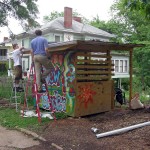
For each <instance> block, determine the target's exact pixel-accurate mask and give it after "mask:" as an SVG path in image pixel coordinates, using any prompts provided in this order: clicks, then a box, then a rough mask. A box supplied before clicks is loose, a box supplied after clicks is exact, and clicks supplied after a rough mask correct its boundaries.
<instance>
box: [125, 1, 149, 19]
mask: <svg viewBox="0 0 150 150" xmlns="http://www.w3.org/2000/svg"><path fill="white" fill-rule="evenodd" d="M124 6H125V8H126V9H130V11H133V10H139V11H140V13H141V14H143V15H144V16H145V17H146V18H147V19H148V20H150V1H149V0H124Z"/></svg>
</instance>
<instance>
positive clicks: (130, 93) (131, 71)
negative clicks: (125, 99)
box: [129, 49, 133, 107]
mask: <svg viewBox="0 0 150 150" xmlns="http://www.w3.org/2000/svg"><path fill="white" fill-rule="evenodd" d="M132 55H133V49H130V61H129V63H130V64H129V66H130V68H129V69H130V72H129V73H130V91H129V107H131V105H130V104H131V99H132V74H133V68H132Z"/></svg>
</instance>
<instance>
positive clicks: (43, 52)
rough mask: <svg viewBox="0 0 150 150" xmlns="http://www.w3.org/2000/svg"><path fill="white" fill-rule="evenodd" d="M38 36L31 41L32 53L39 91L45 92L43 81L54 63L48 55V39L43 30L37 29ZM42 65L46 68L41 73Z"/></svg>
mask: <svg viewBox="0 0 150 150" xmlns="http://www.w3.org/2000/svg"><path fill="white" fill-rule="evenodd" d="M35 34H36V38H34V39H33V40H32V41H31V48H32V50H31V55H32V61H33V62H34V65H35V74H36V83H37V85H38V92H39V93H42V92H44V91H43V90H42V82H44V80H45V78H46V76H47V75H48V74H49V73H50V70H51V69H52V68H53V65H52V63H51V62H50V60H49V59H48V57H47V50H48V41H47V40H46V39H45V38H44V37H43V36H42V31H41V30H36V31H35ZM42 65H43V66H44V68H45V69H46V70H45V71H44V73H43V74H42V75H41V70H42V69H41V67H42Z"/></svg>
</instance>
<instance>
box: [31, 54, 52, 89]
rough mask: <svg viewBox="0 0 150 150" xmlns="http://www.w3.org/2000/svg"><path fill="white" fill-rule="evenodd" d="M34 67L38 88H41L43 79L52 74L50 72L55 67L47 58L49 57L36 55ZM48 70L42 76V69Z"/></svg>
mask: <svg viewBox="0 0 150 150" xmlns="http://www.w3.org/2000/svg"><path fill="white" fill-rule="evenodd" d="M34 65H35V73H36V83H37V85H38V87H39V88H40V87H41V78H46V77H47V75H48V74H49V73H50V70H51V69H52V68H54V67H53V65H52V63H51V61H50V60H49V59H48V58H47V56H42V55H34ZM41 65H43V66H44V68H45V69H46V70H44V72H43V74H41V68H42V66H41Z"/></svg>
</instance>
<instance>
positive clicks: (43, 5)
mask: <svg viewBox="0 0 150 150" xmlns="http://www.w3.org/2000/svg"><path fill="white" fill-rule="evenodd" d="M113 3H114V0H38V2H37V5H38V8H39V12H40V14H39V21H40V23H42V18H43V16H45V15H49V14H50V13H51V12H53V11H58V12H63V11H64V7H71V8H72V9H73V11H76V12H78V13H79V14H81V15H82V16H84V17H85V18H87V19H92V18H93V17H96V16H97V15H98V16H99V18H100V20H106V21H107V20H109V19H110V17H111V16H110V13H109V12H110V6H111V5H112V4H113ZM9 27H10V29H11V30H12V31H13V33H14V34H18V33H20V32H22V28H21V26H20V25H19V24H18V23H17V22H16V21H15V20H11V21H10V25H9ZM4 36H8V32H7V28H6V27H4V28H0V42H2V40H3V37H4Z"/></svg>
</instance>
